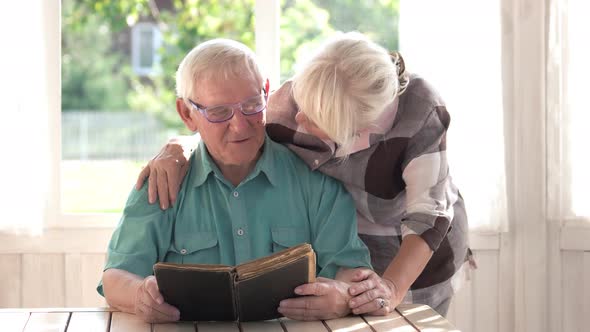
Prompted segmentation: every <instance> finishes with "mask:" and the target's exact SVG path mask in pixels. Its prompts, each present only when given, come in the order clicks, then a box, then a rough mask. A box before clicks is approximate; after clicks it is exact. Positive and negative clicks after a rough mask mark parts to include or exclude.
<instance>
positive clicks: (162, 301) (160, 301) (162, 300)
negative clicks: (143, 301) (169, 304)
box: [156, 297, 164, 304]
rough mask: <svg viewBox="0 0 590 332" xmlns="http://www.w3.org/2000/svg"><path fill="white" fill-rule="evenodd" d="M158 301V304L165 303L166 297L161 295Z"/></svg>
mask: <svg viewBox="0 0 590 332" xmlns="http://www.w3.org/2000/svg"><path fill="white" fill-rule="evenodd" d="M156 302H158V304H162V303H164V299H162V298H161V297H159V298H158V299H157V300H156Z"/></svg>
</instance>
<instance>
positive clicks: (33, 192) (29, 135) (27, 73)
mask: <svg viewBox="0 0 590 332" xmlns="http://www.w3.org/2000/svg"><path fill="white" fill-rule="evenodd" d="M45 7H46V3H45V1H43V0H36V1H14V2H11V4H10V5H7V6H6V8H5V9H4V10H1V11H0V40H1V41H2V51H1V52H0V73H1V74H0V100H1V101H2V112H1V119H0V153H1V154H2V159H1V162H0V176H1V179H2V180H1V181H0V184H1V187H0V210H1V211H2V215H1V216H0V231H1V232H17V233H22V232H25V233H39V232H40V231H41V229H42V226H43V224H44V221H45V219H46V215H47V206H48V198H49V194H48V192H49V183H50V181H51V180H50V174H53V171H52V168H51V167H52V165H51V162H50V154H51V153H52V152H51V151H50V149H51V146H50V136H49V123H50V118H49V114H50V112H49V107H51V105H52V102H51V101H52V100H56V98H57V100H59V99H58V98H59V95H58V94H57V95H56V94H54V95H51V94H50V93H49V91H50V88H52V89H53V90H55V86H54V85H55V83H57V85H59V83H58V82H59V80H58V81H57V82H53V83H50V79H49V76H48V71H49V70H57V71H58V73H59V68H54V67H55V66H52V67H53V68H49V66H48V63H47V60H48V52H47V50H48V48H49V47H48V43H50V42H58V43H59V35H57V40H55V37H56V36H54V37H53V38H48V36H47V35H48V34H49V33H54V32H55V31H49V30H48V29H46V25H47V23H48V18H47V17H46V13H44V9H46V8H45ZM50 19H53V20H55V19H58V18H49V20H50ZM53 48H54V49H55V45H54V46H53ZM58 89H59V87H58ZM57 91H58V93H59V90H57ZM53 106H55V102H53Z"/></svg>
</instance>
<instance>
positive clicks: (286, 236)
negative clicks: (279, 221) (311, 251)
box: [272, 227, 311, 252]
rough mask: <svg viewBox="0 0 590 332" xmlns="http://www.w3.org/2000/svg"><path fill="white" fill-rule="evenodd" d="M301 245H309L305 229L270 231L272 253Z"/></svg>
mask: <svg viewBox="0 0 590 332" xmlns="http://www.w3.org/2000/svg"><path fill="white" fill-rule="evenodd" d="M301 243H309V244H311V237H310V235H309V232H307V231H306V230H305V229H301V228H295V227H278V228H273V229H272V252H277V251H281V250H284V249H287V248H290V247H293V246H296V245H298V244H301Z"/></svg>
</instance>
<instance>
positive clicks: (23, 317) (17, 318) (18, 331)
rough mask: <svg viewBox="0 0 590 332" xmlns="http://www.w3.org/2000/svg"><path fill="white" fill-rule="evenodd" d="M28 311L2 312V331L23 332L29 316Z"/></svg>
mask: <svg viewBox="0 0 590 332" xmlns="http://www.w3.org/2000/svg"><path fill="white" fill-rule="evenodd" d="M30 315H31V314H30V313H28V312H5V313H0V322H2V324H1V325H2V331H6V332H22V331H23V329H24V327H25V325H26V324H27V320H29V316H30Z"/></svg>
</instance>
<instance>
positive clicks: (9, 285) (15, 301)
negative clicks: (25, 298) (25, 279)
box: [0, 255, 22, 308]
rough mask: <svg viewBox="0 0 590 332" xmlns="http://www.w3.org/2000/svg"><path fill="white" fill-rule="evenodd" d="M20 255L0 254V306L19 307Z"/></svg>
mask: <svg viewBox="0 0 590 332" xmlns="http://www.w3.org/2000/svg"><path fill="white" fill-rule="evenodd" d="M21 276H22V274H21V255H0V308H2V307H20V304H21V303H20V294H21Z"/></svg>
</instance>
